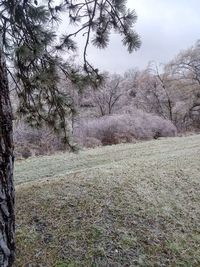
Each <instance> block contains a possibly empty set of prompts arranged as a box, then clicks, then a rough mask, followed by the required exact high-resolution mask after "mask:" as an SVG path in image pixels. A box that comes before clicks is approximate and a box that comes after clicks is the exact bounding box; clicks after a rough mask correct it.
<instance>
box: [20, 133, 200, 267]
mask: <svg viewBox="0 0 200 267" xmlns="http://www.w3.org/2000/svg"><path fill="white" fill-rule="evenodd" d="M199 144H200V135H196V136H190V137H182V138H169V139H163V140H158V141H150V142H144V143H138V144H126V145H117V146H111V147H102V148H97V149H92V150H86V151H81V152H80V153H79V154H77V155H74V154H69V153H65V154H59V155H56V156H48V157H39V158H32V159H28V160H25V161H22V162H17V163H16V169H15V177H16V178H15V182H16V185H17V186H16V188H17V246H18V251H17V263H16V264H17V265H16V266H32V267H33V266H56V267H65V266H69V267H72V266H103V267H104V266H113V267H114V266H200V256H199V255H200V230H199V229H200V207H199V203H200V164H199V160H200V146H199Z"/></svg>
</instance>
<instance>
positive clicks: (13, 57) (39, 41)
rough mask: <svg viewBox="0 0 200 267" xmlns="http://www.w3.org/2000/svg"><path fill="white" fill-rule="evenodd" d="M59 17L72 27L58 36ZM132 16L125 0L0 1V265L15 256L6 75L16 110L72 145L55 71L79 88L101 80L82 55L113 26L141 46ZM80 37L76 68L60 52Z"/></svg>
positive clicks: (67, 107) (128, 42)
mask: <svg viewBox="0 0 200 267" xmlns="http://www.w3.org/2000/svg"><path fill="white" fill-rule="evenodd" d="M63 16H66V18H67V19H68V20H69V22H70V23H71V24H72V25H73V27H71V28H72V29H73V30H74V31H73V30H72V31H71V32H70V33H67V34H65V35H63V36H58V34H56V32H59V31H58V29H57V28H58V25H59V24H60V23H62V21H61V17H63ZM136 19H137V16H136V14H135V12H134V11H131V10H128V9H127V8H126V1H125V0H84V1H77V0H63V1H62V2H61V3H60V4H59V5H57V4H55V3H54V1H53V0H46V1H43V2H42V1H41V2H40V1H37V0H6V1H2V0H0V36H1V39H0V90H1V91H0V200H1V202H0V266H4V267H7V266H12V264H13V262H14V255H15V241H14V228H15V217H14V200H15V197H14V185H13V165H14V157H13V147H14V146H13V138H12V135H13V130H12V120H13V115H12V108H11V103H10V92H9V84H8V75H9V76H10V77H11V78H12V79H13V81H14V83H15V89H16V94H17V96H18V99H19V107H18V113H19V114H22V115H23V116H24V118H25V119H26V121H27V122H28V123H30V124H31V125H32V126H33V127H39V126H41V125H42V124H44V123H46V124H48V125H49V126H50V127H52V128H53V129H54V130H55V131H56V132H57V133H58V134H60V135H61V137H62V139H63V142H64V143H65V144H66V145H68V146H69V147H71V148H72V149H73V145H71V143H70V140H69V127H68V124H67V123H68V120H67V118H68V116H69V115H70V114H72V113H73V112H75V110H74V107H73V103H72V102H71V101H70V99H69V98H68V96H67V95H66V94H65V93H63V92H62V91H61V90H59V87H58V83H59V72H60V71H62V72H63V74H64V75H65V77H66V79H70V80H71V81H72V82H73V83H74V84H76V85H77V86H79V87H80V86H81V87H82V86H84V84H87V83H93V84H94V85H97V84H98V83H100V82H101V80H102V76H101V75H100V74H99V71H98V69H96V68H95V67H94V66H93V65H92V64H91V63H90V62H89V61H88V58H87V53H88V46H89V44H90V43H91V44H93V45H94V46H96V47H98V48H102V49H104V48H105V47H106V46H107V45H108V43H109V36H110V33H111V30H112V29H113V30H114V31H116V32H118V33H119V34H120V35H121V36H122V42H123V44H124V45H125V46H127V48H128V51H129V52H132V51H133V50H135V49H137V48H139V47H140V39H139V37H138V35H137V34H136V33H135V31H134V30H133V26H134V23H135V22H136ZM63 23H64V22H63ZM66 31H67V29H66ZM80 35H82V36H83V37H84V38H85V47H84V51H83V61H84V64H83V67H82V68H79V69H76V68H75V67H74V66H73V65H72V64H71V63H70V62H69V61H67V60H63V54H64V53H66V54H73V53H75V51H76V50H77V47H78V41H77V40H78V38H77V36H80Z"/></svg>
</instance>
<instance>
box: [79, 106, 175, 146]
mask: <svg viewBox="0 0 200 267" xmlns="http://www.w3.org/2000/svg"><path fill="white" fill-rule="evenodd" d="M74 133H75V136H76V137H77V139H78V140H81V141H80V142H81V143H82V144H84V143H85V141H84V140H86V139H87V138H95V139H98V140H100V141H101V143H102V145H111V144H118V143H124V142H134V141H135V140H137V139H145V140H146V139H153V138H155V139H156V138H158V137H162V136H163V137H168V136H175V135H176V134H177V131H176V127H175V126H174V125H173V124H172V122H170V121H169V120H165V119H163V118H161V117H159V116H154V115H151V114H148V113H145V112H143V111H141V110H135V113H134V114H122V115H119V114H115V115H111V116H104V117H101V118H96V119H92V120H82V121H80V122H79V125H77V127H76V129H75V131H74Z"/></svg>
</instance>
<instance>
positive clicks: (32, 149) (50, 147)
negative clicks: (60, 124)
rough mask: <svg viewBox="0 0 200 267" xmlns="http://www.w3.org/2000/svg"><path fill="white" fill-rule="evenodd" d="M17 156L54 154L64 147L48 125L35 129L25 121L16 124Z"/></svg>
mask: <svg viewBox="0 0 200 267" xmlns="http://www.w3.org/2000/svg"><path fill="white" fill-rule="evenodd" d="M14 128H15V131H14V142H15V156H16V157H17V158H28V157H30V156H38V155H47V154H52V153H53V152H55V151H59V150H62V149H63V145H62V143H61V141H60V140H59V138H58V137H57V136H56V135H55V134H54V133H53V132H52V131H51V130H49V129H47V128H46V127H43V128H40V129H33V128H31V127H29V126H28V125H27V124H25V123H24V122H23V121H18V122H17V123H15V124H14Z"/></svg>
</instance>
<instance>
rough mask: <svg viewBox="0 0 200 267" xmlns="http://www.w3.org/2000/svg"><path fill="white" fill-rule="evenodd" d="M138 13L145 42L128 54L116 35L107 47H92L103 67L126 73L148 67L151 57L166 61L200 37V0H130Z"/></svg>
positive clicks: (95, 60) (93, 56)
mask: <svg viewBox="0 0 200 267" xmlns="http://www.w3.org/2000/svg"><path fill="white" fill-rule="evenodd" d="M128 7H130V8H131V9H135V11H136V13H137V15H138V21H137V23H136V27H135V29H136V31H137V32H138V34H139V35H140V36H141V40H142V46H141V48H140V50H139V51H138V52H133V53H132V54H129V53H128V52H127V51H126V49H125V48H124V47H123V46H122V45H121V41H120V37H119V36H118V35H113V36H112V38H111V42H110V45H109V47H108V48H107V49H106V50H100V51H99V50H97V49H95V48H91V49H90V51H89V53H88V55H89V58H90V60H91V61H92V62H93V63H94V64H95V66H97V67H99V68H100V69H101V70H107V71H110V72H117V73H123V72H125V71H126V70H128V69H131V68H134V67H139V68H140V69H142V68H145V67H146V65H147V64H148V62H149V61H152V60H153V61H156V62H157V63H166V62H168V61H169V60H171V59H172V58H173V57H174V56H175V55H176V54H177V53H178V52H179V51H180V50H183V49H187V48H188V47H190V46H192V45H193V44H194V43H195V42H196V41H197V40H198V39H200V15H199V14H200V0H128Z"/></svg>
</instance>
